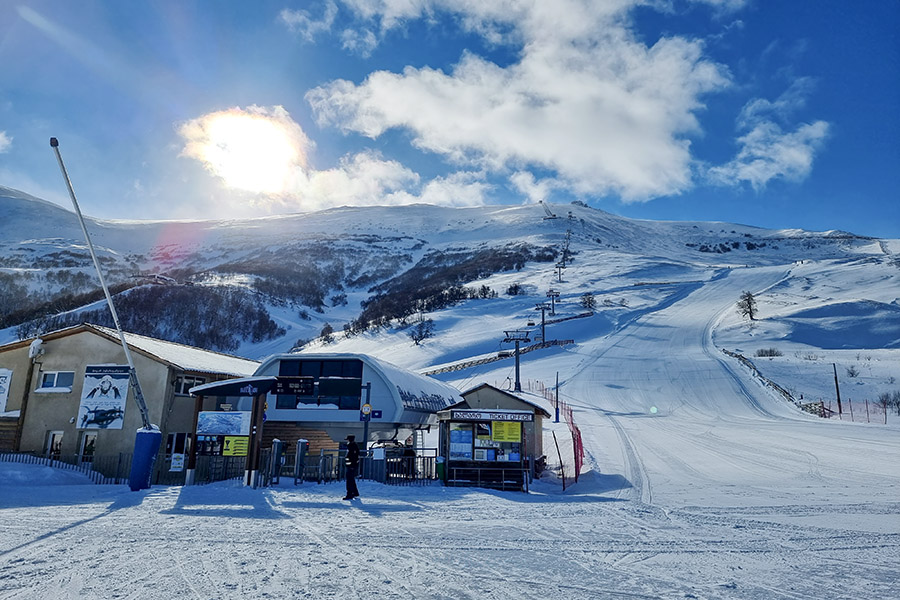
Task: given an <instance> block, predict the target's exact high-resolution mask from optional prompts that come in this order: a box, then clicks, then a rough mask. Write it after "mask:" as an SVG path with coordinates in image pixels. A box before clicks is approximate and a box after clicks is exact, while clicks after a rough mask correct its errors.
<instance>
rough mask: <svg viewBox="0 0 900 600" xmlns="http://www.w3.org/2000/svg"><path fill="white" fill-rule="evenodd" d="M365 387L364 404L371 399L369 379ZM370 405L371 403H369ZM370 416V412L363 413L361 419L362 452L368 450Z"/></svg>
mask: <svg viewBox="0 0 900 600" xmlns="http://www.w3.org/2000/svg"><path fill="white" fill-rule="evenodd" d="M364 387H365V388H366V404H369V401H370V400H371V399H372V382H371V381H370V382H369V383H367V384H366V385H365V386H364ZM369 406H371V404H369ZM371 418H372V413H371V412H370V413H369V414H367V415H364V421H363V452H368V451H369V419H371Z"/></svg>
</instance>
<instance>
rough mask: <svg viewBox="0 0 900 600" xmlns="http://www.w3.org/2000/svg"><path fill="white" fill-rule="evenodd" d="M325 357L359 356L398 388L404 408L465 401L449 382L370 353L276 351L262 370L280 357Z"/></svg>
mask: <svg viewBox="0 0 900 600" xmlns="http://www.w3.org/2000/svg"><path fill="white" fill-rule="evenodd" d="M322 359H343V360H350V359H357V360H361V361H363V362H364V363H368V365H369V366H370V367H371V368H372V369H373V370H374V371H376V372H379V373H380V374H381V375H382V377H383V378H384V380H385V382H386V383H390V384H392V385H394V386H395V387H396V388H397V394H398V396H399V397H400V400H401V402H402V403H403V408H404V410H415V411H427V412H437V411H439V410H443V409H444V408H447V407H448V406H450V405H452V404H456V403H457V402H459V401H461V400H462V397H461V396H460V395H459V390H457V389H456V388H455V387H453V386H452V385H449V384H446V383H444V382H442V381H438V380H437V379H433V378H431V377H428V376H426V375H420V374H419V373H416V372H414V371H409V370H407V369H404V368H402V367H398V366H397V365H395V364H392V363H389V362H386V361H384V360H381V359H379V358H375V357H374V356H372V355H371V354H358V353H348V352H324V353H323V352H297V353H293V354H275V355H273V356H270V357H268V358H267V359H266V360H264V361H263V364H262V365H261V366H260V369H259V371H263V370H265V369H264V368H265V367H266V366H267V365H268V363H270V362H273V361H276V360H278V361H280V360H322Z"/></svg>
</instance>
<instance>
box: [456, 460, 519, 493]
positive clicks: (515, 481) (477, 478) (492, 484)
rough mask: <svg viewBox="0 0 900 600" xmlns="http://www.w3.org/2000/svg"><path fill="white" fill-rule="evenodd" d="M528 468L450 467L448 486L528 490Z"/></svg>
mask: <svg viewBox="0 0 900 600" xmlns="http://www.w3.org/2000/svg"><path fill="white" fill-rule="evenodd" d="M528 482H529V472H528V469H527V468H522V467H515V468H503V467H501V468H498V467H470V466H466V467H450V470H449V475H448V477H447V481H446V484H447V485H448V486H475V487H485V488H492V489H498V490H515V491H522V492H526V493H527V492H528Z"/></svg>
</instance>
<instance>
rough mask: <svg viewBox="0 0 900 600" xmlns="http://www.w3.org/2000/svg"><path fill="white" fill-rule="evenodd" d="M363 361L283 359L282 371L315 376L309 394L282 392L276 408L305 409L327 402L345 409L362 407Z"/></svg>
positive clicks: (282, 373)
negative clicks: (286, 393)
mask: <svg viewBox="0 0 900 600" xmlns="http://www.w3.org/2000/svg"><path fill="white" fill-rule="evenodd" d="M362 371H363V363H362V361H361V360H340V359H334V360H327V359H326V360H283V361H281V363H280V364H279V366H278V374H279V375H282V376H288V377H291V376H293V377H296V376H298V375H299V376H302V377H312V378H313V390H312V394H309V395H284V394H279V395H278V396H277V397H276V400H275V408H301V407H307V406H308V407H310V408H312V407H317V406H324V405H331V407H332V408H333V407H334V406H336V407H337V408H339V409H342V410H359V407H360V399H361V398H362Z"/></svg>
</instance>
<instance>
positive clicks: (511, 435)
mask: <svg viewBox="0 0 900 600" xmlns="http://www.w3.org/2000/svg"><path fill="white" fill-rule="evenodd" d="M491 440H492V441H495V442H521V441H522V424H521V423H520V422H516V421H492V422H491Z"/></svg>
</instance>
